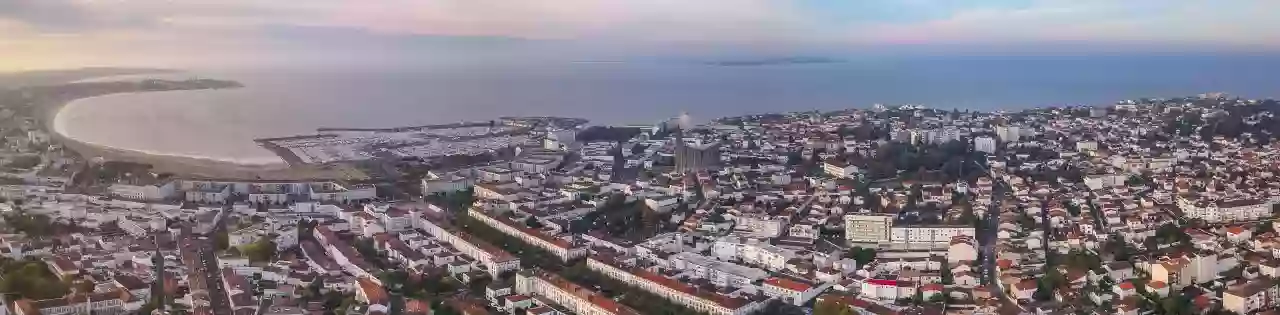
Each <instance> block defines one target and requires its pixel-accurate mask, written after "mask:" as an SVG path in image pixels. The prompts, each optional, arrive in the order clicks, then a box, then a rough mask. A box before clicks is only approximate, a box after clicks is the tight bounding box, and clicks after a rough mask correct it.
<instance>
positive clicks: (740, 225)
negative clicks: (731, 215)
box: [733, 214, 787, 238]
mask: <svg viewBox="0 0 1280 315" xmlns="http://www.w3.org/2000/svg"><path fill="white" fill-rule="evenodd" d="M733 228H734V229H735V230H739V231H742V232H743V233H744V234H746V235H750V236H754V237H765V238H774V237H779V236H782V232H784V231H786V230H787V218H786V217H780V216H769V215H763V214H755V215H750V214H744V215H742V216H739V217H738V218H737V219H736V222H735V224H734V227H733Z"/></svg>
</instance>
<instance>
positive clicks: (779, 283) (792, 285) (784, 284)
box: [764, 277, 813, 292]
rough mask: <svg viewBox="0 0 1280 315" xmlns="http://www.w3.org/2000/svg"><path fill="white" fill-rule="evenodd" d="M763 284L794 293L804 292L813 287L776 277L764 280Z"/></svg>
mask: <svg viewBox="0 0 1280 315" xmlns="http://www.w3.org/2000/svg"><path fill="white" fill-rule="evenodd" d="M764 284H766V285H771V286H775V287H779V288H783V289H787V290H791V291H796V292H805V291H809V289H811V288H813V286H811V285H809V284H807V283H803V282H799V281H795V280H791V279H787V278H778V277H771V278H769V279H765V280H764Z"/></svg>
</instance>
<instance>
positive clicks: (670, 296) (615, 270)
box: [587, 257, 765, 315]
mask: <svg viewBox="0 0 1280 315" xmlns="http://www.w3.org/2000/svg"><path fill="white" fill-rule="evenodd" d="M587 268H588V269H591V270H594V271H596V272H599V273H601V274H604V275H606V276H609V277H611V278H614V279H616V280H618V281H621V282H622V283H626V284H628V285H631V286H635V287H637V288H640V289H642V290H645V291H648V292H650V293H653V294H655V295H658V296H661V297H663V298H666V299H667V300H670V301H671V302H673V303H676V304H680V305H684V306H686V307H688V308H690V309H692V310H694V311H698V312H703V313H708V314H713V315H747V314H751V313H755V312H756V311H759V310H760V309H763V308H764V306H765V302H763V301H761V302H755V301H750V300H745V299H741V298H729V297H723V296H722V297H720V298H716V299H714V300H713V299H708V298H706V297H704V296H700V295H695V294H690V293H689V292H690V291H695V290H697V289H696V288H692V287H689V286H688V285H687V284H684V283H680V282H678V281H676V280H673V279H666V278H662V276H659V275H656V274H652V273H649V272H647V271H644V270H636V272H640V273H642V274H635V273H632V272H630V271H628V270H624V269H621V268H619V267H618V266H614V265H611V264H609V263H606V262H602V261H600V260H597V259H596V258H595V257H588V258H587ZM704 294H715V293H704Z"/></svg>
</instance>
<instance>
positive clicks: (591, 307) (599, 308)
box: [515, 270, 640, 315]
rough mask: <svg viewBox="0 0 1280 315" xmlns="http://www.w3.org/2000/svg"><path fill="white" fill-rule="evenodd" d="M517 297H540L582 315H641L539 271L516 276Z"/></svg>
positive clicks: (605, 297)
mask: <svg viewBox="0 0 1280 315" xmlns="http://www.w3.org/2000/svg"><path fill="white" fill-rule="evenodd" d="M515 291H516V293H518V294H524V295H529V296H538V297H543V298H546V299H548V300H551V301H552V302H555V303H556V304H559V305H560V306H564V307H565V308H567V309H569V311H572V312H573V313H574V314H581V315H618V314H626V315H632V314H637V315H638V314H640V313H639V312H637V311H635V310H633V309H631V308H628V307H626V306H623V305H622V304H620V303H618V302H617V301H614V300H613V299H610V298H609V297H607V296H604V295H602V294H599V293H598V292H596V291H595V290H592V289H590V288H587V287H583V286H581V285H578V284H576V283H573V282H569V280H565V279H564V278H561V277H560V276H557V275H555V274H551V273H548V272H545V271H541V270H525V271H521V272H520V273H517V274H516V284H515Z"/></svg>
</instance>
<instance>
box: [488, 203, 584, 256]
mask: <svg viewBox="0 0 1280 315" xmlns="http://www.w3.org/2000/svg"><path fill="white" fill-rule="evenodd" d="M467 214H469V215H471V217H472V218H475V219H477V220H479V221H480V222H484V224H487V225H489V226H491V227H493V228H494V229H497V230H498V231H500V232H502V233H504V234H507V235H511V236H513V237H516V238H519V239H520V240H523V241H525V242H526V243H529V244H533V245H534V246H537V247H539V248H542V249H545V250H547V252H550V253H551V254H552V255H556V257H559V258H560V260H564V261H569V260H571V259H574V258H579V257H583V256H586V255H587V247H586V246H584V245H582V244H581V243H580V242H577V241H570V240H565V239H562V238H557V237H554V236H550V235H546V234H543V233H542V232H540V231H538V230H535V229H532V228H528V227H525V226H524V225H523V224H520V223H516V222H512V221H511V219H508V218H503V217H493V216H490V215H489V214H487V213H485V212H484V210H481V209H479V208H476V207H472V208H471V209H468V210H467Z"/></svg>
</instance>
